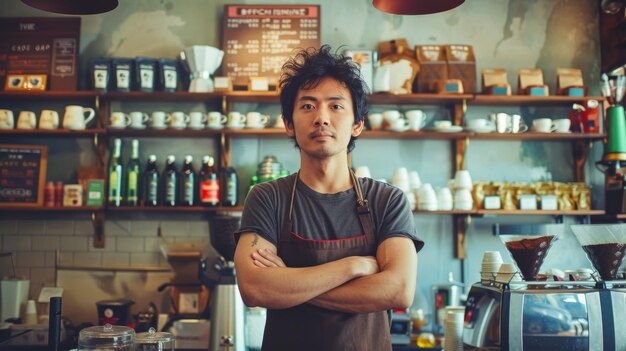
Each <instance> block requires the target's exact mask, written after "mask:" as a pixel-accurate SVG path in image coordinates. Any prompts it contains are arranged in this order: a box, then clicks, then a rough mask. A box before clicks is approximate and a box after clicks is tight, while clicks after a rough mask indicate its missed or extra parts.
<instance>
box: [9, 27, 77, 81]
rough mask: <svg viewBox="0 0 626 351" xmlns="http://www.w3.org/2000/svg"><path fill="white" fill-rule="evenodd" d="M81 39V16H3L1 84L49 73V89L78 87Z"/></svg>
mask: <svg viewBox="0 0 626 351" xmlns="http://www.w3.org/2000/svg"><path fill="white" fill-rule="evenodd" d="M79 39H80V17H20V18H15V17H11V18H8V17H2V18H0V87H5V86H7V87H13V85H12V84H13V83H15V82H17V81H16V80H12V81H11V82H6V83H5V81H6V79H7V75H12V76H13V77H20V76H26V75H46V76H47V82H48V84H49V86H48V90H77V89H76V83H77V76H78V51H79V49H80V48H79ZM41 82H43V81H41ZM35 89H38V90H41V89H40V87H36V88H35Z"/></svg>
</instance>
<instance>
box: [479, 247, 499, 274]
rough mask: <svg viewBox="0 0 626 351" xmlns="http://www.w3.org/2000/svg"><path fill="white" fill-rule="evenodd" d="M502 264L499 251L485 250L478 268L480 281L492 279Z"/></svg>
mask: <svg viewBox="0 0 626 351" xmlns="http://www.w3.org/2000/svg"><path fill="white" fill-rule="evenodd" d="M500 266H502V256H501V255H500V251H485V253H484V254H483V262H482V265H481V269H480V279H481V280H482V281H492V280H493V279H494V278H495V277H496V275H497V274H498V271H500Z"/></svg>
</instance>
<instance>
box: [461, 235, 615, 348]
mask: <svg viewBox="0 0 626 351" xmlns="http://www.w3.org/2000/svg"><path fill="white" fill-rule="evenodd" d="M572 230H573V231H574V234H575V236H576V239H577V240H578V242H579V243H580V244H581V245H582V246H583V249H585V252H587V255H588V257H589V259H590V261H591V262H592V264H593V266H594V268H595V270H596V272H595V273H594V274H592V275H591V276H590V277H586V278H585V280H578V279H580V277H578V278H577V277H575V276H570V277H569V278H568V280H565V281H563V280H560V279H558V278H557V277H548V276H541V275H538V274H537V272H538V269H539V266H540V265H541V262H542V261H543V257H545V255H546V254H547V252H548V249H549V247H550V245H549V244H548V245H547V246H546V245H543V250H537V249H536V248H537V247H538V246H537V245H535V244H537V243H539V244H538V245H541V244H540V242H542V241H543V242H544V243H545V241H546V240H547V239H546V238H545V237H543V239H541V240H538V241H536V242H534V243H533V242H530V241H528V239H527V240H526V241H525V240H523V239H522V240H518V241H517V242H515V243H513V244H511V245H509V244H507V245H506V246H507V248H508V249H509V250H511V249H512V248H517V249H520V250H521V248H525V249H526V250H528V252H525V253H524V252H517V253H516V254H513V253H512V255H511V256H512V257H513V258H514V260H516V264H517V266H518V268H519V271H520V272H519V273H520V274H521V275H522V276H523V277H524V280H506V281H502V280H500V279H495V277H494V279H491V280H484V281H481V282H480V283H476V284H474V285H472V288H471V289H470V292H469V294H468V297H467V302H466V305H465V320H464V328H463V344H464V349H465V350H505V351H507V350H533V351H537V350H538V351H541V350H550V351H554V350H626V333H624V331H623V329H624V326H625V325H626V280H620V279H618V278H623V277H620V276H619V275H618V272H617V268H618V267H619V266H620V264H621V262H622V259H623V253H624V250H626V225H624V224H617V225H580V226H572ZM549 240H550V241H551V240H552V239H549ZM550 241H548V242H550ZM594 247H595V248H594ZM607 250H608V251H607ZM531 251H534V253H531ZM609 251H610V252H611V253H612V254H610V253H607V252H609ZM539 256H542V257H539ZM520 257H523V258H526V259H529V261H528V262H534V264H525V263H524V262H518V261H517V260H518V259H519V258H520ZM528 262H526V263H528Z"/></svg>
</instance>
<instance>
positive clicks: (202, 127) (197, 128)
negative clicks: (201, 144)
mask: <svg viewBox="0 0 626 351" xmlns="http://www.w3.org/2000/svg"><path fill="white" fill-rule="evenodd" d="M189 129H193V130H201V129H204V126H189Z"/></svg>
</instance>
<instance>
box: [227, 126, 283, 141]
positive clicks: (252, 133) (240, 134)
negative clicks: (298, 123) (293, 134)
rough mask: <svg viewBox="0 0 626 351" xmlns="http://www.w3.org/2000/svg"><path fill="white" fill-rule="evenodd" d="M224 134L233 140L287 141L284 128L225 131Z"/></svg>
mask: <svg viewBox="0 0 626 351" xmlns="http://www.w3.org/2000/svg"><path fill="white" fill-rule="evenodd" d="M222 132H223V133H224V134H226V135H228V136H231V137H233V138H245V137H254V138H280V137H284V138H285V139H287V133H286V132H285V129H283V128H263V129H245V128H244V129H224V130H223V131H222Z"/></svg>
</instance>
